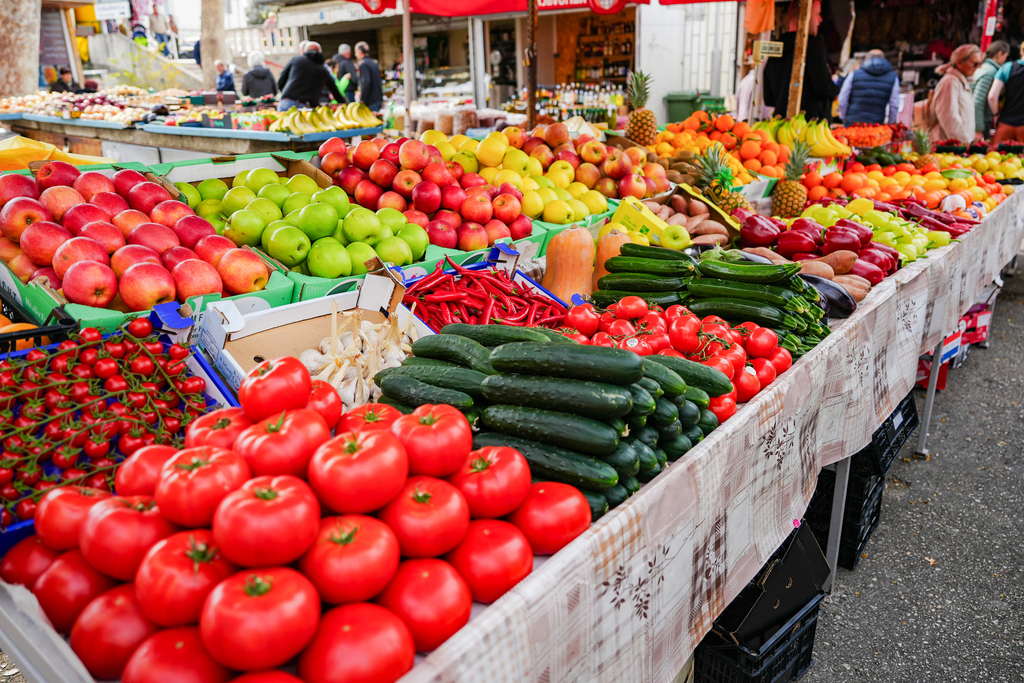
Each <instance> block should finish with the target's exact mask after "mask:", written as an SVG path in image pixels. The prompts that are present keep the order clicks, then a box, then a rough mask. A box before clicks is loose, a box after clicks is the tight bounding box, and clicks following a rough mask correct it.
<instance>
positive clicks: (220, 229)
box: [203, 213, 227, 235]
mask: <svg viewBox="0 0 1024 683" xmlns="http://www.w3.org/2000/svg"><path fill="white" fill-rule="evenodd" d="M203 218H205V219H206V220H207V221H208V222H209V223H210V225H212V226H213V229H214V230H216V231H217V234H218V235H223V234H224V231H225V230H227V222H226V221H227V219H226V218H224V214H222V213H211V214H209V215H206V216H203Z"/></svg>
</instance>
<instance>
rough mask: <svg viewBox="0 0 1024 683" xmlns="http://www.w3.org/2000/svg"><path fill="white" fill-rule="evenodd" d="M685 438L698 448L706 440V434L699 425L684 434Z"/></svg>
mask: <svg viewBox="0 0 1024 683" xmlns="http://www.w3.org/2000/svg"><path fill="white" fill-rule="evenodd" d="M683 436H685V437H686V438H687V439H689V440H690V443H691V444H693V445H694V446H696V445H697V444H698V443H699V442H701V441H703V440H704V432H702V431H701V429H700V426H699V425H693V426H692V427H690V428H689V429H687V430H686V431H684V432H683Z"/></svg>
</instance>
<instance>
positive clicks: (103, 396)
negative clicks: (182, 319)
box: [0, 318, 207, 529]
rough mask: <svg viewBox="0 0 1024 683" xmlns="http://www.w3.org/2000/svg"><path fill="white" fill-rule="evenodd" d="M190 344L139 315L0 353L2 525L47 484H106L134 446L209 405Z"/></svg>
mask: <svg viewBox="0 0 1024 683" xmlns="http://www.w3.org/2000/svg"><path fill="white" fill-rule="evenodd" d="M189 353H190V351H189V350H188V349H187V348H185V347H184V346H181V345H180V344H171V345H170V346H167V345H165V344H164V343H163V342H160V341H158V340H157V339H156V337H155V336H154V335H153V326H152V324H151V323H150V322H149V320H147V319H145V318H136V319H135V320H133V321H132V322H131V323H129V324H128V325H127V326H126V327H125V329H124V330H122V331H119V332H118V333H116V334H114V335H111V336H109V337H107V338H104V337H103V335H102V334H100V332H99V331H98V330H96V329H94V328H86V329H83V330H82V331H81V332H80V333H78V334H77V335H74V336H73V337H72V338H71V339H68V340H67V341H63V342H61V343H60V344H58V345H56V346H50V347H47V348H37V349H32V350H30V351H28V352H27V353H24V354H20V355H16V356H11V357H8V358H5V359H4V360H0V433H2V435H3V436H2V441H0V501H2V503H3V509H2V511H0V526H2V527H3V528H5V529H6V528H7V527H8V526H10V525H11V524H12V523H14V522H15V521H24V520H29V519H32V518H33V517H34V516H35V513H36V508H37V505H38V501H39V498H40V497H41V496H42V495H43V493H44V492H45V491H47V490H49V489H51V488H53V487H55V486H62V485H65V484H82V485H86V486H89V487H91V488H96V489H105V490H109V489H110V485H111V482H112V481H113V476H114V472H115V470H116V469H117V466H118V463H119V462H120V461H121V460H123V459H124V458H125V457H127V456H129V455H131V454H132V453H134V452H135V451H136V450H138V449H139V448H142V447H143V446H147V445H150V444H154V443H159V444H171V443H174V442H175V440H176V439H177V440H180V436H181V433H182V430H183V429H184V428H185V427H187V426H188V425H189V424H190V423H191V422H192V421H193V420H194V419H196V418H197V417H198V416H200V415H202V414H203V413H205V412H206V411H207V401H206V398H205V397H204V396H203V392H204V391H205V389H206V381H205V380H204V379H203V378H202V377H194V376H191V373H190V372H189V371H188V369H187V366H186V362H185V361H186V359H187V358H188V356H189Z"/></svg>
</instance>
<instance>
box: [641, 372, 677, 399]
mask: <svg viewBox="0 0 1024 683" xmlns="http://www.w3.org/2000/svg"><path fill="white" fill-rule="evenodd" d="M677 374H678V373H677ZM637 384H639V385H640V386H642V387H643V388H644V389H646V390H647V393H648V394H650V395H651V398H653V399H655V400H657V399H659V398H661V397H662V396H664V395H665V390H664V389H662V388H661V385H660V384H658V383H657V382H655V381H654V380H653V379H651V378H650V377H644V378H642V379H640V380H638V381H637Z"/></svg>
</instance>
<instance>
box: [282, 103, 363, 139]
mask: <svg viewBox="0 0 1024 683" xmlns="http://www.w3.org/2000/svg"><path fill="white" fill-rule="evenodd" d="M379 125H381V121H380V119H378V118H376V117H375V116H373V114H372V113H370V110H369V108H367V106H366V105H365V104H363V103H361V102H350V103H349V104H346V105H343V106H340V107H338V108H337V109H331V108H330V107H328V106H326V105H321V106H319V107H317V108H316V109H303V110H299V109H297V108H295V107H292V108H291V109H289V110H288V111H286V112H283V113H282V114H280V115H279V116H278V117H277V118H276V119H275V120H274V122H273V123H271V124H270V127H269V128H268V130H270V131H271V132H281V133H291V134H293V135H307V134H310V133H328V132H332V131H336V130H349V129H352V128H373V127H375V126H379Z"/></svg>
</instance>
